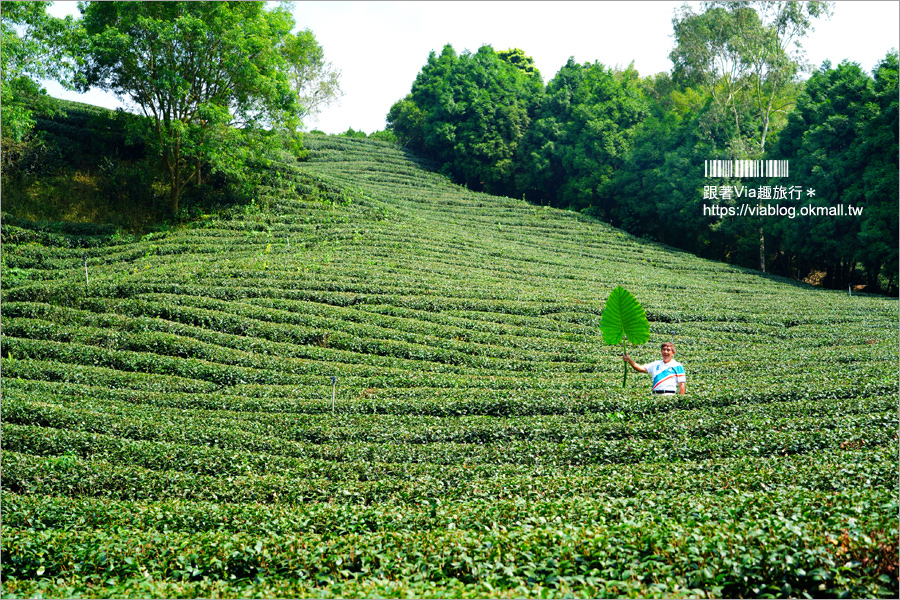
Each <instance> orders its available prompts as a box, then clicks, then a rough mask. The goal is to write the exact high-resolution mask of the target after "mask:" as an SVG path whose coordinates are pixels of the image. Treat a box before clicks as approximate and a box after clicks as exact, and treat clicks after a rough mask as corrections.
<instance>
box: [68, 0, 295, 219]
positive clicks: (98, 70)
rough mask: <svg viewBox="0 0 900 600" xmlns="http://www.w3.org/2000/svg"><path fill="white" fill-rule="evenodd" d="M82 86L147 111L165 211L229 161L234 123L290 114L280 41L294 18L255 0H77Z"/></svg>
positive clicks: (234, 146) (285, 121) (291, 97)
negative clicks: (83, 39) (83, 43)
mask: <svg viewBox="0 0 900 600" xmlns="http://www.w3.org/2000/svg"><path fill="white" fill-rule="evenodd" d="M80 9H81V11H82V14H83V16H84V18H83V24H84V28H85V31H86V32H87V34H88V37H87V47H86V48H85V54H86V63H85V65H84V67H83V69H82V75H83V78H84V79H83V80H82V82H81V84H80V86H81V88H82V89H87V88H89V87H92V86H97V87H100V88H102V89H105V90H108V91H111V92H113V93H115V94H116V95H117V96H119V97H121V98H124V99H127V100H130V101H131V102H132V103H134V104H135V105H136V106H137V107H138V108H139V109H140V111H141V112H142V113H143V114H144V116H146V117H147V118H148V120H149V123H150V124H151V125H150V128H151V130H152V135H151V137H150V139H148V141H149V142H152V143H153V144H154V145H155V147H156V148H157V150H158V153H159V156H160V160H161V164H162V167H163V170H164V172H165V173H166V176H167V180H168V185H169V198H170V202H171V208H172V210H173V212H177V211H178V208H179V198H180V197H181V194H182V191H183V190H184V188H185V186H187V185H188V184H189V183H190V182H193V181H196V182H199V181H201V180H202V176H203V173H204V170H205V171H206V172H207V173H209V172H210V171H228V170H234V169H237V168H239V164H240V162H241V161H240V151H239V147H240V144H239V143H238V142H237V141H236V140H235V137H236V130H235V129H234V127H243V128H253V127H261V126H266V125H285V126H287V127H288V128H290V129H294V128H295V126H296V123H297V120H298V118H299V114H300V111H299V108H298V98H297V94H296V93H294V91H293V90H292V89H291V87H290V82H289V81H288V78H287V75H286V70H287V69H286V62H285V60H284V58H283V56H282V54H281V53H280V51H279V44H280V42H281V41H282V40H283V39H284V38H285V37H286V36H287V35H288V33H289V32H290V30H291V28H292V27H293V25H294V22H293V18H292V17H291V15H290V13H289V12H288V10H287V9H286V8H284V7H277V8H275V9H273V10H267V9H266V8H265V3H264V2H87V3H84V4H81V5H80Z"/></svg>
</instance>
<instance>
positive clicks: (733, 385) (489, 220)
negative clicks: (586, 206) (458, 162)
mask: <svg viewBox="0 0 900 600" xmlns="http://www.w3.org/2000/svg"><path fill="white" fill-rule="evenodd" d="M308 145H309V146H310V148H311V151H312V152H311V158H312V160H310V161H309V162H307V163H301V164H298V163H287V162H286V163H284V164H283V165H281V166H280V167H279V168H278V169H275V170H272V171H271V173H270V174H269V175H268V177H267V180H266V185H265V186H264V187H262V188H260V189H259V194H258V196H257V197H256V199H255V201H254V203H253V204H252V205H250V206H248V207H246V208H241V209H240V210H234V211H232V212H231V213H229V214H226V215H223V216H219V217H209V218H205V219H201V220H200V221H198V222H197V223H195V224H194V225H191V226H188V227H185V228H180V229H173V230H170V231H166V232H162V233H154V234H150V235H147V236H145V237H144V238H142V239H131V238H128V237H125V236H121V235H116V234H114V233H113V232H112V231H109V230H107V229H104V228H103V227H99V226H97V227H93V226H74V225H73V226H71V227H68V228H65V227H62V226H59V225H56V226H51V225H48V224H35V223H28V222H25V221H18V220H16V219H14V218H12V217H8V216H4V219H3V239H2V241H3V253H2V257H3V271H2V334H3V337H2V394H3V397H2V400H3V402H2V449H3V453H2V469H3V471H2V488H3V489H2V552H3V556H2V579H3V584H2V585H3V595H4V597H10V598H12V597H23V596H33V595H43V596H45V597H77V596H94V597H150V596H157V597H189V596H201V597H262V596H267V597H271V596H275V597H335V596H337V597H365V596H402V597H405V596H417V597H553V598H557V597H573V596H575V597H580V596H586V597H612V596H617V597H618V596H626V597H627V596H631V597H707V596H713V597H841V596H851V597H897V595H898V592H900V590H898V564H897V563H898V545H897V538H898V503H897V497H898V439H897V434H898V417H897V407H898V373H897V364H898V363H897V360H898V350H897V349H898V327H897V323H898V305H897V301H896V299H889V298H881V297H868V296H850V295H849V294H848V293H846V292H844V293H838V292H831V291H824V290H818V289H813V288H811V287H809V286H806V285H803V284H798V283H796V282H792V281H788V280H783V279H779V278H772V277H768V276H766V275H764V274H760V273H758V272H752V271H747V270H742V269H737V268H733V267H731V266H728V265H725V264H719V263H712V262H708V261H704V260H701V259H698V258H696V257H694V256H692V255H689V254H686V253H681V252H677V251H673V250H672V249H670V248H666V247H663V246H660V245H657V244H653V243H649V242H645V241H642V240H639V239H636V238H633V237H631V236H628V235H625V234H623V233H621V232H619V231H618V230H615V229H612V228H610V227H608V226H605V225H603V224H601V223H598V222H596V221H593V220H588V219H585V218H581V217H580V216H579V215H577V214H574V213H567V212H562V211H558V210H553V209H549V208H541V207H536V206H533V205H529V204H526V203H524V202H522V201H518V200H513V199H509V198H499V197H492V196H487V195H483V194H478V193H474V192H470V191H467V190H465V189H463V188H460V187H457V186H454V185H451V184H450V183H448V182H447V181H446V180H445V179H444V178H443V177H441V176H439V175H437V174H435V173H434V172H432V171H430V170H429V165H428V164H426V163H423V162H422V161H421V160H420V159H417V158H416V157H414V156H412V155H409V154H406V153H405V152H404V151H402V150H400V149H399V148H397V147H396V146H390V145H385V144H380V143H377V142H372V141H366V140H354V139H338V138H328V137H314V136H309V138H308ZM617 285H622V286H624V287H625V288H627V289H628V290H629V291H631V292H632V293H633V294H634V295H635V297H636V298H637V299H638V300H639V301H640V302H641V304H642V305H643V306H644V308H645V309H646V311H647V315H648V317H649V319H650V342H649V343H648V344H646V345H644V346H641V347H639V348H636V349H634V350H633V351H631V354H632V356H634V357H635V358H636V359H637V360H638V362H641V363H647V362H650V361H652V360H656V359H658V358H659V345H660V343H661V342H663V341H666V340H672V341H674V343H675V346H676V358H677V359H679V360H680V361H681V362H683V363H684V365H685V368H686V370H687V389H688V395H687V396H685V397H675V396H655V397H654V396H652V395H650V394H649V379H648V378H647V377H646V376H642V375H639V374H636V373H631V374H630V376H629V377H628V384H627V388H625V389H623V388H622V368H623V363H622V360H621V358H620V356H619V352H620V348H616V347H611V346H604V344H603V342H602V339H601V336H600V331H599V323H600V316H601V310H602V308H603V305H604V302H605V299H606V297H607V295H608V294H609V292H610V291H611V290H612V289H613V288H615V287H616V286H617ZM332 377H334V378H336V379H335V380H334V385H333V384H332Z"/></svg>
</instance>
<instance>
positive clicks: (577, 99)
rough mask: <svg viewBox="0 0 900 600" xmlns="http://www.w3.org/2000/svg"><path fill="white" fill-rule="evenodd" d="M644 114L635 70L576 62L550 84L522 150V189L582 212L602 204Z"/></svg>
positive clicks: (531, 196)
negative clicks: (609, 184)
mask: <svg viewBox="0 0 900 600" xmlns="http://www.w3.org/2000/svg"><path fill="white" fill-rule="evenodd" d="M645 114H646V109H645V102H644V99H643V98H642V96H641V93H640V90H639V87H638V75H637V72H636V71H635V70H634V69H633V68H631V67H629V68H628V69H626V70H625V71H622V72H613V70H612V69H609V68H607V67H604V66H603V65H602V64H600V63H598V62H595V63H593V64H590V63H585V64H583V65H582V64H578V63H576V62H575V61H574V60H573V59H571V58H570V59H569V61H568V63H566V65H565V66H564V67H563V68H562V69H560V71H559V73H557V74H556V77H554V78H553V79H552V80H551V81H550V82H549V83H548V84H547V89H546V91H545V93H544V96H543V98H542V101H541V105H540V107H539V108H538V110H537V114H536V119H535V121H534V123H533V124H532V126H531V127H530V129H529V131H528V133H527V134H526V137H525V140H524V141H523V143H522V144H521V146H520V149H519V159H518V161H519V163H520V165H521V166H520V171H521V173H520V175H519V177H518V180H517V183H518V187H519V188H520V189H521V190H522V191H523V192H524V193H525V195H526V197H527V198H529V199H531V200H532V201H535V202H537V201H540V202H542V203H543V202H545V201H548V202H549V204H551V205H552V206H560V207H567V208H571V209H574V210H581V209H584V208H587V207H589V206H598V207H599V206H600V205H601V204H603V209H605V210H603V211H602V212H603V213H606V212H608V210H609V205H608V204H604V203H603V201H602V200H601V198H602V197H603V192H602V190H603V187H604V186H605V185H606V184H607V183H608V182H609V180H610V178H611V177H612V176H613V175H614V174H615V172H616V171H617V170H618V169H620V168H621V167H622V164H623V158H624V156H625V154H626V152H627V151H628V150H629V149H630V147H631V139H632V135H633V132H634V130H635V126H636V125H637V124H638V123H640V121H641V120H642V119H643V118H644V116H645Z"/></svg>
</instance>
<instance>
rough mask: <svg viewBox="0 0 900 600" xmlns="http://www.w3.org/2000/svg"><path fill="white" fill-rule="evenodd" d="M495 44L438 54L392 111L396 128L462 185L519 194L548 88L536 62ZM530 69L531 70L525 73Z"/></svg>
mask: <svg viewBox="0 0 900 600" xmlns="http://www.w3.org/2000/svg"><path fill="white" fill-rule="evenodd" d="M516 57H519V54H518V53H517V52H516V51H513V52H511V53H509V54H507V55H506V59H504V58H502V57H501V56H500V55H499V54H498V53H497V52H495V51H494V49H493V48H491V46H482V47H481V48H479V49H478V51H477V52H475V53H471V52H463V53H462V54H461V55H457V54H456V52H455V51H454V50H453V47H452V46H451V45H449V44H447V45H446V46H444V49H443V50H442V52H441V54H440V55H438V54H436V53H435V52H431V54H430V55H429V57H428V62H427V63H426V65H425V66H424V67H423V68H422V71H421V72H420V73H419V74H418V76H417V77H416V80H415V82H414V83H413V85H412V89H411V90H410V93H409V95H407V96H406V98H404V99H403V100H400V101H398V102H396V103H395V104H394V105H393V106H392V107H391V110H390V112H389V113H388V116H387V120H388V127H389V128H390V129H391V130H392V131H393V132H394V133H395V134H396V135H397V137H398V138H399V139H400V140H402V141H404V142H405V143H412V144H413V145H415V146H417V147H418V148H419V149H421V150H423V151H424V152H426V153H428V154H430V155H432V156H434V157H436V158H437V159H438V160H439V161H441V162H442V163H443V168H444V171H445V172H446V173H447V174H449V175H451V176H452V177H454V178H455V179H456V180H457V181H460V182H464V183H465V184H466V185H468V186H470V187H472V188H474V189H479V190H486V191H488V192H491V193H495V194H507V195H512V194H513V193H514V190H515V182H514V175H515V169H516V162H515V157H516V149H517V147H518V145H519V143H520V141H521V139H522V137H523V136H524V135H525V131H526V130H527V128H528V126H529V124H530V122H531V119H532V117H533V112H534V108H535V106H536V103H537V100H538V98H539V96H540V94H541V93H542V91H543V82H542V81H541V78H540V74H539V73H537V71H533V70H529V69H528V64H529V60H528V59H527V57H525V59H521V58H520V57H519V58H516ZM523 67H524V68H523Z"/></svg>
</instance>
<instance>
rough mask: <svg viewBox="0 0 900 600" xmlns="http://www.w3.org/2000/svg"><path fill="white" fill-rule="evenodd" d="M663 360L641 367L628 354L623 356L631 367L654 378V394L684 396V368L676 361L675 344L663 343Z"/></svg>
mask: <svg viewBox="0 0 900 600" xmlns="http://www.w3.org/2000/svg"><path fill="white" fill-rule="evenodd" d="M660 352H661V353H662V360H657V361H655V362H652V363H650V364H646V365H639V364H637V363H636V362H634V361H633V360H632V359H631V357H630V356H628V355H627V354H623V355H622V360H624V361H625V362H627V363H628V364H629V365H631V368H632V369H634V370H635V371H637V372H638V373H647V374H649V375H650V377H652V378H653V384H652V385H653V393H654V394H675V393H678V394H682V395H683V394H684V382H685V375H684V367H683V366H682V364H681V363H680V362H678V361H677V360H675V358H674V356H675V344H673V343H672V342H663V345H662V346H661V347H660Z"/></svg>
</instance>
